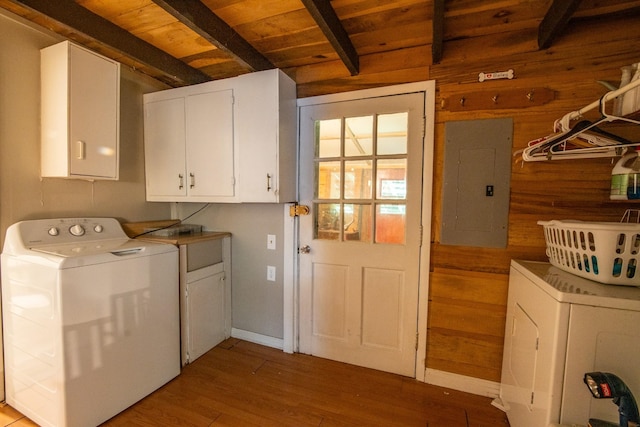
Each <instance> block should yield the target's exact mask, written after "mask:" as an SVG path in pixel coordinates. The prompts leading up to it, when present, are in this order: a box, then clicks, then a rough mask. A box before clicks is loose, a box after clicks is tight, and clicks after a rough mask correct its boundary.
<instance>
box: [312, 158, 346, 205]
mask: <svg viewBox="0 0 640 427" xmlns="http://www.w3.org/2000/svg"><path fill="white" fill-rule="evenodd" d="M315 176H316V195H315V197H316V199H339V198H340V190H341V187H342V179H341V173H340V161H332V162H316V173H315Z"/></svg>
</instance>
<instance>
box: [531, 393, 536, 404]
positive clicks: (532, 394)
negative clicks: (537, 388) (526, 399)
mask: <svg viewBox="0 0 640 427" xmlns="http://www.w3.org/2000/svg"><path fill="white" fill-rule="evenodd" d="M534 394H535V392H533V391H532V392H531V404H532V405H533V396H534Z"/></svg>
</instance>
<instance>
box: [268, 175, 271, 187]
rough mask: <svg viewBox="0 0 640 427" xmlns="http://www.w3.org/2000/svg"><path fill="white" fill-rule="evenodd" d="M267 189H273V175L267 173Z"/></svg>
mask: <svg viewBox="0 0 640 427" xmlns="http://www.w3.org/2000/svg"><path fill="white" fill-rule="evenodd" d="M267 191H271V175H269V174H267Z"/></svg>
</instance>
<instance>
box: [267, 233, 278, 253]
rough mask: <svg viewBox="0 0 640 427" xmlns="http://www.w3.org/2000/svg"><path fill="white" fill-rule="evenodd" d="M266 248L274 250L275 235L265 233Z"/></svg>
mask: <svg viewBox="0 0 640 427" xmlns="http://www.w3.org/2000/svg"><path fill="white" fill-rule="evenodd" d="M267 249H271V250H274V251H275V250H276V235H275V234H267Z"/></svg>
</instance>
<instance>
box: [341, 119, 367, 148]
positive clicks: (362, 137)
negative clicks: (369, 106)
mask: <svg viewBox="0 0 640 427" xmlns="http://www.w3.org/2000/svg"><path fill="white" fill-rule="evenodd" d="M372 154H373V116H365V117H347V118H346V119H344V155H345V156H347V157H350V156H371V155H372Z"/></svg>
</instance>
